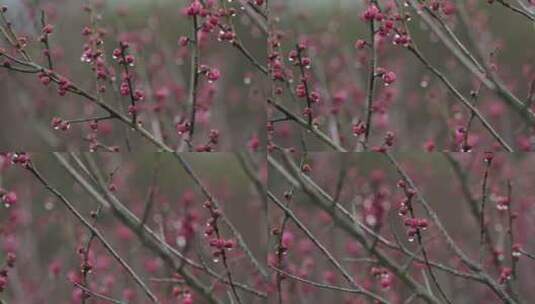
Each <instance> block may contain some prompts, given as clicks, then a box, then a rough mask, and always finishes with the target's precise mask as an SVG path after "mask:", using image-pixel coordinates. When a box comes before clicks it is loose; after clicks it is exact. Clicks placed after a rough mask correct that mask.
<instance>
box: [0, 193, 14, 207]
mask: <svg viewBox="0 0 535 304" xmlns="http://www.w3.org/2000/svg"><path fill="white" fill-rule="evenodd" d="M0 198H1V199H2V203H4V206H5V207H6V208H9V207H11V206H13V205H15V204H16V203H17V193H15V192H13V191H6V190H4V189H1V188H0Z"/></svg>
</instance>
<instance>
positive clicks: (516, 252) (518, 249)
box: [511, 244, 522, 260]
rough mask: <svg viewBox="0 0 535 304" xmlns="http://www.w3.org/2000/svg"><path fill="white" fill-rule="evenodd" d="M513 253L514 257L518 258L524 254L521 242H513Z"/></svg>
mask: <svg viewBox="0 0 535 304" xmlns="http://www.w3.org/2000/svg"><path fill="white" fill-rule="evenodd" d="M511 252H512V253H511V255H512V256H513V259H516V260H518V258H519V257H520V256H521V255H522V245H520V244H513V248H511Z"/></svg>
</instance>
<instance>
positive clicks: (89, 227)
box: [26, 164, 160, 303]
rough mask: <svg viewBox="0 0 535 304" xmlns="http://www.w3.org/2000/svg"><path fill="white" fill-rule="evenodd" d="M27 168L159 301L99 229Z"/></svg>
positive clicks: (143, 288)
mask: <svg viewBox="0 0 535 304" xmlns="http://www.w3.org/2000/svg"><path fill="white" fill-rule="evenodd" d="M26 168H27V170H28V171H29V172H30V173H32V174H33V175H34V177H35V178H37V180H39V182H40V183H41V184H42V185H43V186H44V187H45V188H46V189H47V190H48V191H50V192H51V193H52V194H54V195H55V196H56V197H57V198H58V199H59V200H60V201H61V202H62V203H63V204H64V205H65V206H66V207H67V209H69V211H71V213H72V214H73V215H74V216H75V217H76V218H77V219H78V220H79V221H80V222H81V223H82V224H83V225H84V226H85V227H86V228H88V229H89V230H90V231H91V233H92V234H94V235H95V237H96V238H97V239H98V240H99V241H100V242H101V243H102V244H103V245H104V247H105V248H106V250H107V251H108V252H109V253H110V254H111V255H112V256H113V257H114V258H115V259H116V260H117V262H119V264H120V265H121V266H122V267H123V268H124V269H125V270H126V272H127V273H128V274H129V275H130V276H131V277H132V278H133V279H134V281H135V282H136V284H137V285H138V286H139V287H140V288H141V289H142V290H143V291H144V292H145V294H146V295H147V297H148V298H149V299H150V300H151V301H152V302H153V303H160V302H159V301H158V298H156V296H155V295H154V294H153V293H152V291H150V289H149V288H148V287H147V285H145V283H144V282H143V280H141V278H140V277H139V276H138V275H137V274H136V273H135V272H134V270H133V269H132V268H131V267H130V266H129V265H128V264H127V263H126V261H124V260H123V258H122V257H121V256H120V255H119V254H118V253H117V252H116V251H115V249H113V247H112V246H111V244H110V243H108V241H107V240H106V239H105V238H104V236H103V235H102V234H101V233H100V231H99V230H97V229H96V228H95V227H93V225H91V223H90V222H89V221H88V220H87V219H85V218H84V217H83V216H82V215H81V214H80V213H79V212H78V210H76V208H74V206H73V205H72V204H71V203H70V202H69V201H68V200H67V198H65V197H64V196H63V194H61V192H59V191H58V190H57V189H56V188H54V187H52V186H51V185H50V184H48V182H47V181H46V180H45V179H44V177H43V176H42V175H41V174H40V173H39V172H38V171H37V169H36V168H35V167H33V165H32V164H30V165H28V166H27V167H26Z"/></svg>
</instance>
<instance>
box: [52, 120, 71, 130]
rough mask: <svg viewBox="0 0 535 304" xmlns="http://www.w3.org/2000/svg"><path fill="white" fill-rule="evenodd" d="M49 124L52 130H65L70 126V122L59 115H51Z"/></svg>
mask: <svg viewBox="0 0 535 304" xmlns="http://www.w3.org/2000/svg"><path fill="white" fill-rule="evenodd" d="M51 126H52V128H53V129H54V130H61V131H67V130H69V129H70V127H71V123H70V122H69V121H68V120H63V119H61V118H59V117H53V118H52V122H51Z"/></svg>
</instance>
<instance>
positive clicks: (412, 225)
mask: <svg viewBox="0 0 535 304" xmlns="http://www.w3.org/2000/svg"><path fill="white" fill-rule="evenodd" d="M404 224H405V226H406V227H408V230H407V235H408V237H409V242H412V241H414V239H415V238H416V236H417V235H418V231H420V230H426V229H427V227H429V223H428V222H427V220H426V219H423V218H410V217H409V218H406V219H405V221H404Z"/></svg>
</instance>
